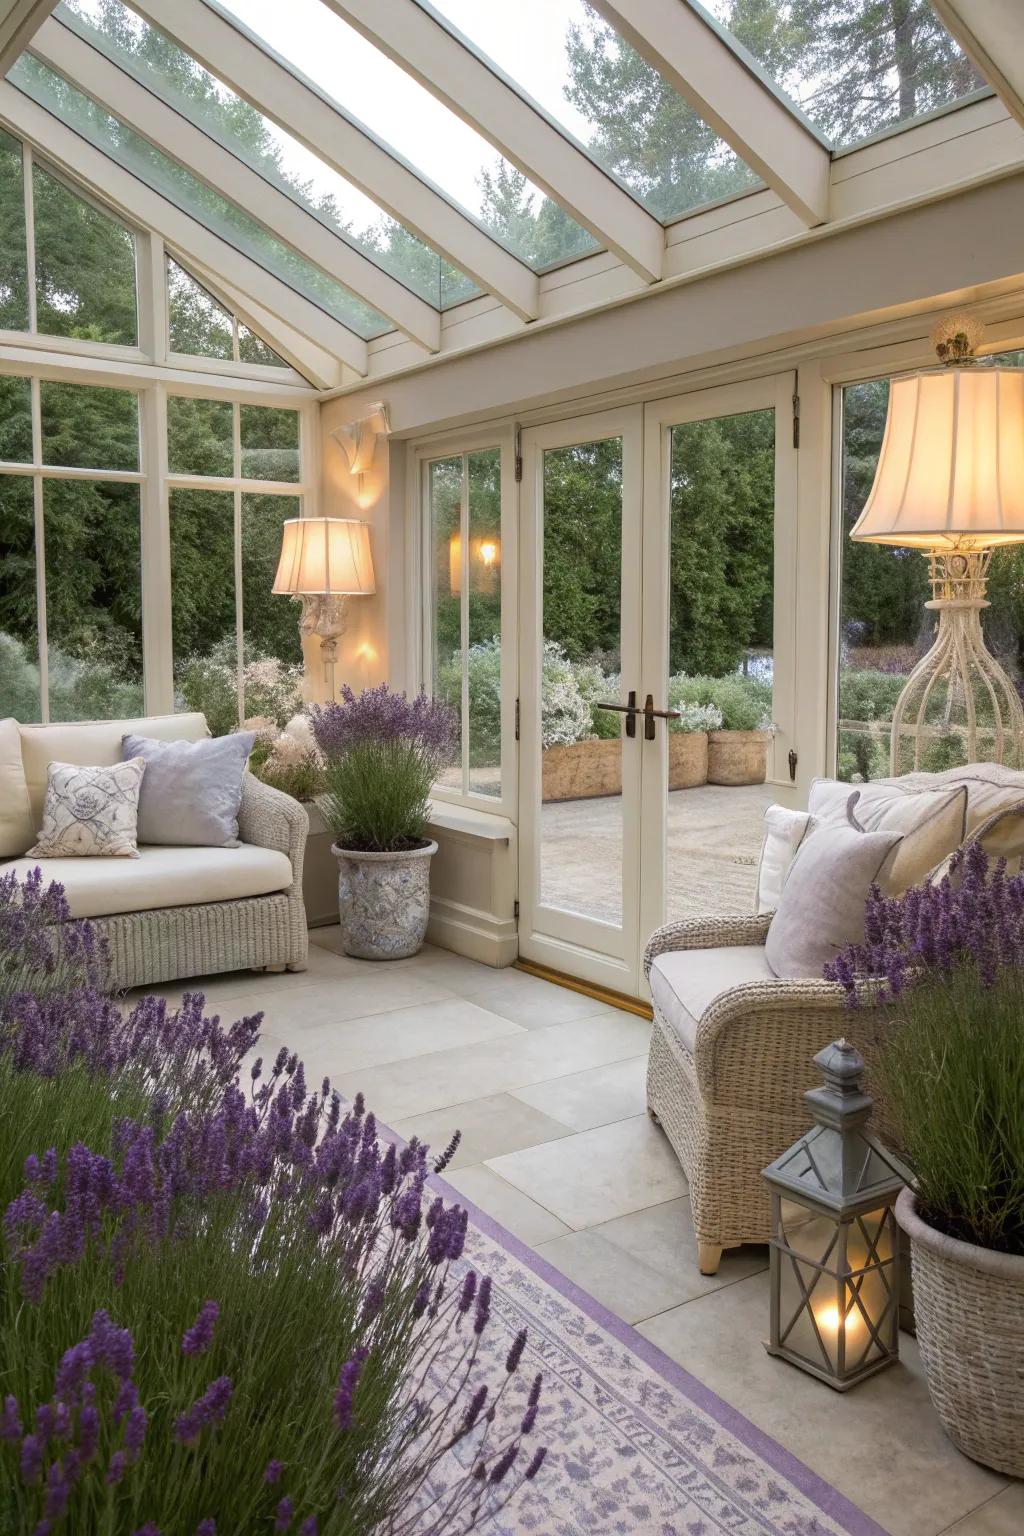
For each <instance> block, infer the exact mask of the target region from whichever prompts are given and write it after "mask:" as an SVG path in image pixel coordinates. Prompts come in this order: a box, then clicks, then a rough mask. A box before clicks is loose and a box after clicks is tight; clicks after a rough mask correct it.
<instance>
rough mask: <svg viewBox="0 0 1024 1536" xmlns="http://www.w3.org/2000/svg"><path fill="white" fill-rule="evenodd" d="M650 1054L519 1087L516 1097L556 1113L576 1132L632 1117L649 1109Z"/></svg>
mask: <svg viewBox="0 0 1024 1536" xmlns="http://www.w3.org/2000/svg"><path fill="white" fill-rule="evenodd" d="M646 1079H647V1055H646V1053H645V1054H644V1055H642V1056H634V1057H632V1058H631V1059H630V1060H629V1061H613V1062H611V1063H609V1065H608V1066H605V1067H591V1068H590V1069H589V1071H586V1072H570V1073H569V1074H568V1075H567V1076H566V1077H559V1078H555V1080H554V1081H553V1082H547V1083H534V1084H532V1085H531V1086H530V1087H528V1088H517V1089H516V1091H515V1094H516V1098H517V1099H522V1101H523V1103H524V1104H532V1105H533V1107H534V1109H539V1110H542V1111H543V1112H544V1113H545V1114H547V1115H554V1117H555V1119H556V1120H562V1121H564V1122H565V1124H566V1125H569V1126H571V1127H572V1129H573V1130H574V1131H589V1130H592V1129H593V1127H594V1126H596V1125H609V1124H610V1123H611V1122H612V1121H613V1120H628V1119H629V1118H630V1116H632V1115H640V1114H643V1113H644V1112H645V1110H646V1108H647V1095H646Z"/></svg>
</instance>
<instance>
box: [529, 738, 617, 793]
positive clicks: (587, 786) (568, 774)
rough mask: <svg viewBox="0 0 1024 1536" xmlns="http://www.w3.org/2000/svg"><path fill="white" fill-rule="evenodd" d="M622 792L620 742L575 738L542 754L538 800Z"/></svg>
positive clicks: (549, 748) (547, 749) (547, 748)
mask: <svg viewBox="0 0 1024 1536" xmlns="http://www.w3.org/2000/svg"><path fill="white" fill-rule="evenodd" d="M621 794H622V742H621V741H620V740H619V739H618V737H616V738H615V739H614V740H613V741H574V742H571V743H570V744H569V745H568V746H564V747H545V749H544V751H543V752H542V754H541V799H542V800H545V801H549V800H592V799H594V798H595V797H596V796H598V795H621Z"/></svg>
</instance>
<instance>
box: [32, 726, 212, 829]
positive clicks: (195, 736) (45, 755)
mask: <svg viewBox="0 0 1024 1536" xmlns="http://www.w3.org/2000/svg"><path fill="white" fill-rule="evenodd" d="M18 730H19V734H20V736H21V758H22V762H23V764H24V767H25V782H26V784H27V785H28V796H29V801H30V804H31V807H32V822H33V828H35V827H38V826H40V824H41V823H42V819H43V806H44V804H45V802H46V767H47V764H48V763H75V764H77V765H78V766H79V767H81V768H109V767H110V766H111V764H113V763H119V762H121V760H122V757H123V753H122V751H121V738H122V736H127V735H133V736H149V737H151V738H152V739H153V740H155V741H201V740H202V739H203V737H205V736H209V734H210V731H209V727H208V726H207V724H206V717H205V715H199V714H190V715H150V716H149V717H148V718H145V719H140V720H83V721H81V722H79V723H74V724H68V725H64V724H60V725H22V726H19V727H18ZM31 842H32V838H31V837H30V838H29V839H28V842H26V843H24V844H23V845H22V847H21V848H20V849H18V852H19V853H23V852H24V851H25V849H26V848H28V847H29V844H30V843H31Z"/></svg>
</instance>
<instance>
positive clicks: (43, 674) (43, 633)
mask: <svg viewBox="0 0 1024 1536" xmlns="http://www.w3.org/2000/svg"><path fill="white" fill-rule="evenodd" d="M30 398H31V410H32V458H33V461H34V462H35V463H36V464H41V463H42V462H43V413H42V404H41V399H40V390H39V380H38V379H37V378H34V379H32V380H31V396H30ZM32 519H33V536H34V540H35V551H36V649H37V652H38V665H39V718H40V720H41V721H42V722H43V724H44V725H48V724H49V722H50V656H49V637H48V632H47V624H46V517H45V507H44V502H43V477H42V475H40V474H34V475H33V476H32Z"/></svg>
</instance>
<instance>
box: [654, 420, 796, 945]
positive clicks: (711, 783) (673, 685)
mask: <svg viewBox="0 0 1024 1536" xmlns="http://www.w3.org/2000/svg"><path fill="white" fill-rule="evenodd" d="M671 453H672V460H671V481H670V486H671V491H670V494H671V550H670V557H669V646H668V649H669V679H668V703H669V706H670V707H671V708H672V709H676V710H678V711H679V719H677V720H672V721H670V722H669V790H668V825H667V850H666V911H667V918H668V920H669V921H670V922H671V921H674V920H676V919H680V918H687V917H696V916H699V915H701V914H703V913H706V912H722V913H725V912H749V911H750V910H751V909H752V905H753V896H754V875H755V870H756V866H757V857H758V851H759V849H760V846H761V838H762V834H763V830H764V829H763V827H762V818H763V816H764V811H765V808H766V807H767V806H768V805H769V804H770V803H771V801H772V800H773V798H774V796H773V793H772V791H771V789H770V788H769V787H768V786H767V785H766V783H765V778H766V775H767V773H768V770H769V768H770V764H771V733H770V730H769V727H770V725H771V720H772V684H773V661H772V638H773V637H772V614H773V586H774V583H773V562H774V553H773V551H774V519H775V412H774V411H773V410H762V411H747V412H744V413H743V414H741V415H736V416H721V417H717V418H714V419H711V420H706V421H694V422H687V423H685V424H684V425H681V426H678V427H673V429H672V433H671Z"/></svg>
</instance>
